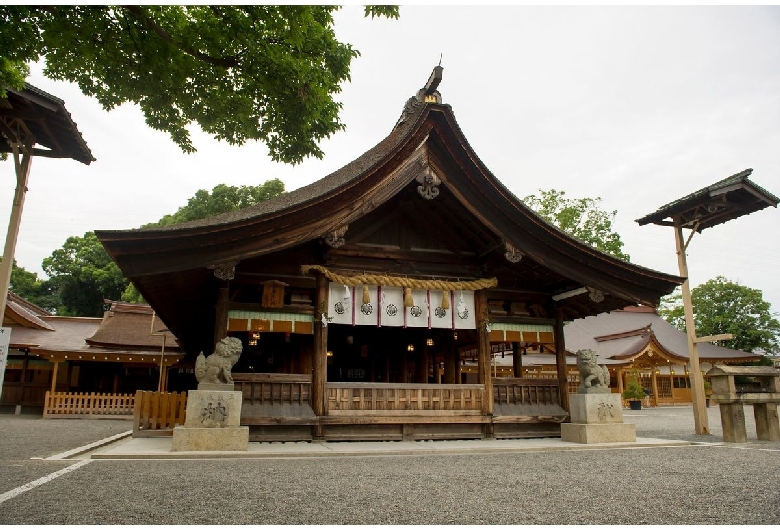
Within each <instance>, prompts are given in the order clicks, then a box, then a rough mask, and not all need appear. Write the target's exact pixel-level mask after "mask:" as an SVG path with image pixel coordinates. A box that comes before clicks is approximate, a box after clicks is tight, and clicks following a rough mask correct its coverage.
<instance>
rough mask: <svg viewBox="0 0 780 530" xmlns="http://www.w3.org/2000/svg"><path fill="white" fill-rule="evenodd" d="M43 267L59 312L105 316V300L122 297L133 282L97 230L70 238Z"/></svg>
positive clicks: (47, 259) (46, 259)
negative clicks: (109, 251) (53, 291)
mask: <svg viewBox="0 0 780 530" xmlns="http://www.w3.org/2000/svg"><path fill="white" fill-rule="evenodd" d="M42 266H43V271H44V272H45V273H46V274H47V275H48V276H49V280H50V282H51V283H52V285H53V286H54V288H55V290H56V292H57V295H58V296H59V298H60V306H59V307H58V308H57V314H58V315H67V316H84V317H99V316H102V315H103V305H104V300H119V299H120V297H121V295H122V293H123V292H124V290H125V289H126V288H127V286H128V284H129V283H130V282H129V281H128V280H127V279H126V278H125V277H124V276H123V275H122V271H120V270H119V267H117V266H116V263H114V262H113V261H112V260H111V258H110V257H109V255H108V253H107V252H106V250H105V249H104V248H103V245H102V244H101V243H100V241H99V240H98V238H97V236H96V235H95V233H94V232H87V233H86V234H84V237H78V236H72V237H69V238H68V239H67V240H66V241H65V244H64V245H62V248H59V249H57V250H55V251H54V252H52V254H51V256H49V257H48V258H45V259H44V260H43V264H42Z"/></svg>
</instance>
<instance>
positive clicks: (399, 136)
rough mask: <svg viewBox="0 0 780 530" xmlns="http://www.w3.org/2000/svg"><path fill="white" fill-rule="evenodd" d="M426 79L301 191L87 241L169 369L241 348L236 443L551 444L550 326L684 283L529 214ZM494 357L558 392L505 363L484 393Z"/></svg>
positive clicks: (561, 401) (555, 330)
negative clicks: (112, 271) (359, 145)
mask: <svg viewBox="0 0 780 530" xmlns="http://www.w3.org/2000/svg"><path fill="white" fill-rule="evenodd" d="M441 73H442V69H441V67H436V68H435V69H434V72H433V74H432V75H431V78H430V79H429V81H428V83H427V84H426V85H425V87H424V88H422V89H421V90H419V91H418V92H417V94H416V95H415V96H414V97H412V98H410V99H409V100H408V101H407V102H406V104H405V105H404V108H403V110H402V112H401V115H400V117H399V119H398V121H397V123H396V124H395V125H394V126H393V127H392V129H391V130H390V133H389V134H388V135H387V137H386V138H384V139H383V140H381V141H380V142H379V143H378V144H376V145H375V146H374V147H373V148H371V149H369V150H368V151H367V152H365V153H363V154H362V155H361V156H359V157H358V158H357V159H355V160H354V161H353V162H351V163H349V164H347V165H346V166H344V167H343V168H341V169H339V170H337V171H335V172H334V173H332V174H330V175H328V176H326V177H324V178H323V179H321V180H319V181H317V182H314V183H312V184H310V185H308V186H305V187H302V188H299V189H297V190H294V191H291V192H289V193H286V194H284V195H282V196H280V197H277V198H275V199H272V200H269V201H265V202H261V203H258V204H256V205H254V206H252V207H249V208H245V209H242V210H238V211H235V212H230V213H226V214H223V215H219V216H216V217H212V218H209V219H203V220H198V221H192V222H188V223H183V224H179V225H174V226H167V227H157V228H148V229H133V230H120V231H108V230H98V231H96V234H97V236H98V238H99V239H100V241H101V242H102V243H103V245H104V247H105V248H106V250H107V251H108V253H109V254H110V255H111V257H112V258H113V259H114V261H115V262H116V263H117V265H118V266H119V267H120V269H121V270H122V272H123V273H124V275H125V276H126V277H127V278H128V279H130V280H131V281H132V282H133V283H134V284H135V286H136V287H137V288H138V290H139V291H140V293H141V294H142V295H143V297H144V298H145V299H146V300H147V301H148V302H149V304H150V305H151V306H152V308H153V309H154V311H155V312H156V315H157V317H158V318H159V319H161V320H162V321H163V322H164V324H165V326H166V327H167V329H168V330H169V331H170V332H171V333H173V334H174V335H175V336H176V337H177V339H178V341H179V344H180V346H181V348H182V349H183V351H184V352H185V355H186V358H185V360H186V359H189V360H190V362H191V361H192V360H194V358H195V356H197V355H198V354H199V353H200V352H204V353H205V354H209V353H211V352H212V351H213V348H214V344H215V342H216V341H217V340H219V339H221V338H223V337H225V336H226V335H229V336H234V337H238V338H240V339H241V341H242V342H243V346H244V349H243V354H242V356H241V359H240V360H239V362H238V364H237V365H236V366H235V367H234V368H233V377H234V379H235V381H236V383H235V384H236V390H241V391H242V392H243V396H244V399H243V405H242V411H241V423H242V425H248V426H249V427H250V440H309V439H327V440H372V439H385V440H392V439H440V438H482V437H497V438H501V437H518V436H528V437H532V436H558V435H560V423H561V422H564V421H566V420H567V419H568V412H567V410H568V393H567V381H566V379H567V378H566V359H565V357H566V345H565V343H564V334H563V325H564V322H565V321H571V320H574V319H578V318H583V317H587V316H591V315H598V314H600V313H604V312H607V311H611V310H615V309H622V308H624V307H626V306H627V305H631V304H643V305H646V306H657V304H658V302H659V299H660V298H661V297H662V296H664V295H667V294H669V293H671V292H672V291H673V290H674V288H675V287H676V286H678V285H679V284H681V283H682V281H683V279H682V278H680V277H677V276H672V275H668V274H664V273H661V272H657V271H654V270H650V269H647V268H643V267H640V266H638V265H633V264H631V263H627V262H624V261H622V260H620V259H617V258H614V257H612V256H609V255H607V254H604V253H602V252H600V251H598V250H596V249H594V248H593V247H591V246H589V245H587V244H585V243H583V242H580V241H578V240H576V239H574V238H572V237H571V236H569V235H567V234H566V233H564V232H562V231H561V230H559V229H557V228H556V227H554V226H553V225H551V224H550V223H548V222H547V221H545V220H544V219H542V218H541V217H539V216H538V215H536V214H535V213H534V212H533V211H531V210H530V209H529V208H528V207H526V206H525V205H524V204H523V203H522V202H521V201H520V200H519V199H518V198H517V197H516V196H515V195H514V194H513V193H512V192H510V191H509V190H508V189H507V188H506V187H505V186H504V185H503V184H502V183H501V182H500V181H499V180H498V178H496V177H495V176H494V175H493V174H492V173H491V172H490V171H489V170H488V168H487V167H486V166H485V165H484V164H483V163H482V161H481V160H480V159H479V157H478V156H477V154H476V153H475V152H474V151H473V150H472V148H471V146H470V145H469V143H468V141H467V140H466V137H465V135H464V134H463V132H462V131H461V129H460V127H459V126H458V123H457V122H456V120H455V115H454V113H453V110H452V108H451V107H450V106H449V105H446V104H443V103H442V99H441V95H440V93H439V91H438V90H437V87H438V84H439V81H440V80H441ZM498 342H504V343H512V344H513V346H514V348H513V349H514V351H519V350H520V349H531V350H534V349H535V350H537V351H552V352H555V353H554V354H550V356H551V359H553V362H554V364H555V365H556V366H557V374H556V375H557V377H556V378H552V379H550V378H544V379H542V378H533V377H521V375H527V374H523V371H522V368H521V367H520V366H519V363H520V362H521V360H522V359H521V356H519V355H518V356H516V358H517V359H518V363H517V364H516V365H515V366H514V369H513V371H512V373H508V374H504V375H505V376H504V377H498V376H497V375H498V374H497V373H495V370H492V369H491V362H490V359H491V343H498ZM465 356H469V357H470V358H471V357H472V356H473V358H474V360H475V361H476V364H477V373H476V374H472V377H467V375H468V374H466V373H464V372H463V371H462V370H461V368H462V367H463V366H464V364H465V362H466V358H465ZM195 385H196V382H195V380H194V378H193V380H192V388H195Z"/></svg>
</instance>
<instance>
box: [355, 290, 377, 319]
mask: <svg viewBox="0 0 780 530" xmlns="http://www.w3.org/2000/svg"><path fill="white" fill-rule="evenodd" d="M368 296H369V298H370V300H369V301H368V303H365V304H364V303H363V286H362V285H359V286H357V287H356V288H355V304H354V305H355V325H357V326H376V325H378V324H379V304H377V288H376V285H369V286H368Z"/></svg>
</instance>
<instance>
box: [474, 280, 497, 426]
mask: <svg viewBox="0 0 780 530" xmlns="http://www.w3.org/2000/svg"><path fill="white" fill-rule="evenodd" d="M474 313H475V314H476V316H477V352H478V356H477V358H478V359H479V360H478V363H477V365H478V383H479V384H480V385H485V395H484V398H483V399H482V413H483V414H487V415H492V414H493V377H492V375H491V373H490V370H491V366H490V338H489V337H488V330H487V324H488V304H487V293H486V292H485V291H484V290H480V291H475V292H474Z"/></svg>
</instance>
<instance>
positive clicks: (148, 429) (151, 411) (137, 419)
mask: <svg viewBox="0 0 780 530" xmlns="http://www.w3.org/2000/svg"><path fill="white" fill-rule="evenodd" d="M186 412H187V393H186V392H181V393H179V392H150V391H146V390H139V391H137V392H136V393H135V410H134V413H133V436H134V437H136V438H139V437H141V438H143V437H150V436H171V435H172V434H173V428H174V427H175V426H177V425H184V421H185V420H186Z"/></svg>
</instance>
